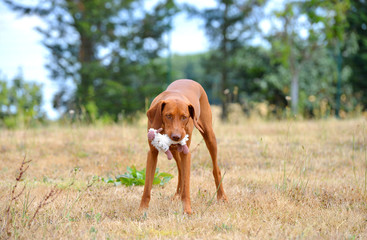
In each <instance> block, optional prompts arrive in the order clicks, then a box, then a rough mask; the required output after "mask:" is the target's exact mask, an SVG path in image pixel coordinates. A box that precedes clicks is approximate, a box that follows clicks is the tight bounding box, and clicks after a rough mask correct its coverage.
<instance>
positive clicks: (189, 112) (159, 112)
mask: <svg viewBox="0 0 367 240" xmlns="http://www.w3.org/2000/svg"><path fill="white" fill-rule="evenodd" d="M147 116H148V119H149V123H150V127H152V128H155V129H158V128H161V127H162V128H163V129H164V131H165V133H166V134H167V135H168V136H169V137H170V138H171V139H172V140H174V141H180V140H182V139H183V138H184V137H185V135H186V134H187V133H186V130H185V129H186V125H187V124H188V123H189V121H190V118H191V119H192V120H193V121H194V125H195V127H196V128H197V129H198V130H199V131H200V132H202V131H203V130H202V129H201V127H200V126H199V125H198V123H197V116H196V114H195V108H194V107H193V105H191V104H190V103H187V102H185V101H182V100H178V99H168V100H161V101H159V102H157V103H155V104H153V105H152V106H151V107H150V109H149V110H148V112H147Z"/></svg>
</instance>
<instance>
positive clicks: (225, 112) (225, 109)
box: [220, 3, 228, 121]
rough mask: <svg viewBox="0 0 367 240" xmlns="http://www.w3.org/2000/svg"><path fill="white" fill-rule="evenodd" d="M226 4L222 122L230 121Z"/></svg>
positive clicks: (223, 26)
mask: <svg viewBox="0 0 367 240" xmlns="http://www.w3.org/2000/svg"><path fill="white" fill-rule="evenodd" d="M224 4H225V10H224V17H223V25H222V37H223V40H222V46H221V52H222V56H223V63H222V67H221V71H222V73H221V93H220V96H222V97H221V99H222V114H221V118H222V121H227V120H228V94H227V91H228V90H227V89H228V69H227V64H228V50H227V42H228V38H227V30H228V22H227V14H228V3H224Z"/></svg>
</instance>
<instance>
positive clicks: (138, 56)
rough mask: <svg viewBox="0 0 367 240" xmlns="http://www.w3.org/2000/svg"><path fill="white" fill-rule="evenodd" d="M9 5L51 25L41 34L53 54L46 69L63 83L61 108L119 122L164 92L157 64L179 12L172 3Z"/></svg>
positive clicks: (113, 0) (76, 0)
mask: <svg viewBox="0 0 367 240" xmlns="http://www.w3.org/2000/svg"><path fill="white" fill-rule="evenodd" d="M4 1H5V3H6V4H7V5H8V6H9V7H11V9H13V10H14V11H17V12H20V13H21V14H25V15H36V16H39V17H41V18H42V19H43V20H44V21H45V23H46V27H45V28H41V27H39V28H38V31H39V32H40V33H41V34H42V35H43V36H44V40H43V45H44V46H45V47H46V48H48V50H49V52H50V57H51V60H50V62H49V63H48V64H47V66H46V67H47V68H48V69H49V71H50V73H51V78H52V79H54V80H56V81H58V82H59V83H60V84H61V88H60V91H59V93H58V94H57V95H56V96H55V98H54V106H55V107H56V108H64V109H70V108H73V109H75V110H78V111H84V112H86V113H87V114H88V115H89V117H90V118H95V117H98V116H100V115H103V114H109V115H112V116H113V117H114V118H115V119H116V118H117V115H118V114H120V113H121V112H123V113H125V114H129V113H132V112H134V111H136V110H138V109H141V108H142V106H144V102H145V98H147V97H148V98H149V97H151V96H152V95H154V94H156V93H157V91H160V90H161V89H160V88H159V87H158V85H159V84H160V83H161V79H163V78H164V77H163V76H164V75H165V72H164V70H163V67H162V66H160V65H158V64H157V63H156V61H154V59H155V58H156V57H158V56H159V54H160V51H162V49H164V48H165V43H164V41H163V34H164V33H165V32H167V31H168V30H169V29H170V28H171V22H170V21H169V18H168V17H170V16H172V15H173V14H175V13H176V11H177V8H176V7H175V4H174V2H173V0H163V1H159V2H158V3H157V4H156V5H155V6H154V7H153V8H152V9H151V10H146V9H145V7H144V1H141V0H127V1H126V0H52V1H41V0H39V1H37V3H36V4H28V5H26V4H25V3H22V2H21V1H10V0H4ZM147 84H152V85H149V86H148V85H147ZM71 85H72V86H74V89H75V90H74V91H71V90H70V86H71ZM147 87H149V88H150V89H152V90H154V91H147ZM148 93H149V94H148Z"/></svg>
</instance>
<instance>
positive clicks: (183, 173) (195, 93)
mask: <svg viewBox="0 0 367 240" xmlns="http://www.w3.org/2000/svg"><path fill="white" fill-rule="evenodd" d="M147 116H148V129H149V128H154V129H159V128H163V132H162V134H167V135H168V136H169V137H170V138H171V139H172V140H174V141H180V140H181V139H182V138H183V137H185V135H186V134H189V141H188V142H187V146H188V147H190V143H191V136H192V130H193V129H194V125H195V127H196V128H197V129H198V130H199V131H200V133H201V135H202V136H203V138H204V140H205V143H206V146H207V148H208V150H209V152H210V156H211V158H212V162H213V175H214V180H215V185H216V187H217V189H218V186H219V189H218V192H217V199H218V200H224V201H227V196H226V194H225V193H224V190H223V183H221V173H220V170H219V168H218V162H217V141H216V138H215V135H214V132H213V128H212V113H211V109H210V105H209V101H208V97H207V95H206V93H205V91H204V89H203V88H202V86H201V85H200V84H199V83H197V82H195V81H192V80H186V79H182V80H177V81H175V82H173V83H172V84H170V85H169V86H168V87H167V89H166V91H164V92H162V93H161V94H159V95H158V96H157V97H156V98H155V99H154V100H153V102H152V104H151V106H150V108H149V110H148V112H147ZM149 147H150V150H149V152H148V158H147V167H146V179H145V186H144V193H143V196H142V199H141V203H140V208H139V209H140V210H143V209H145V208H148V206H149V201H150V192H151V189H152V183H153V178H154V173H155V169H156V166H157V157H158V151H157V149H155V148H154V147H153V146H152V145H151V144H149ZM170 150H171V151H172V154H173V157H174V159H175V161H176V164H177V168H178V184H177V191H176V194H175V197H177V196H180V197H181V200H182V202H183V208H184V212H185V213H187V214H191V200H190V166H191V154H190V152H189V153H188V154H184V153H182V152H178V151H177V146H175V145H171V147H170Z"/></svg>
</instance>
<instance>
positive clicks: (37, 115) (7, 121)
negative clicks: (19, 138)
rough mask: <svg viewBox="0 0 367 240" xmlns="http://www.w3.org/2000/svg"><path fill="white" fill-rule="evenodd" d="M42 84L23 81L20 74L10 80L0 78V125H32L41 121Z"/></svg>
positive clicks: (11, 126) (42, 115)
mask: <svg viewBox="0 0 367 240" xmlns="http://www.w3.org/2000/svg"><path fill="white" fill-rule="evenodd" d="M41 89H42V85H40V84H37V83H33V82H28V81H25V80H24V79H23V77H22V75H21V74H19V76H17V77H15V78H14V79H13V80H12V81H10V83H9V81H7V80H5V79H0V127H7V128H16V127H18V126H32V125H35V124H36V123H38V122H40V121H43V120H44V118H45V115H44V112H43V111H42V109H41V105H42V91H41Z"/></svg>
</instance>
